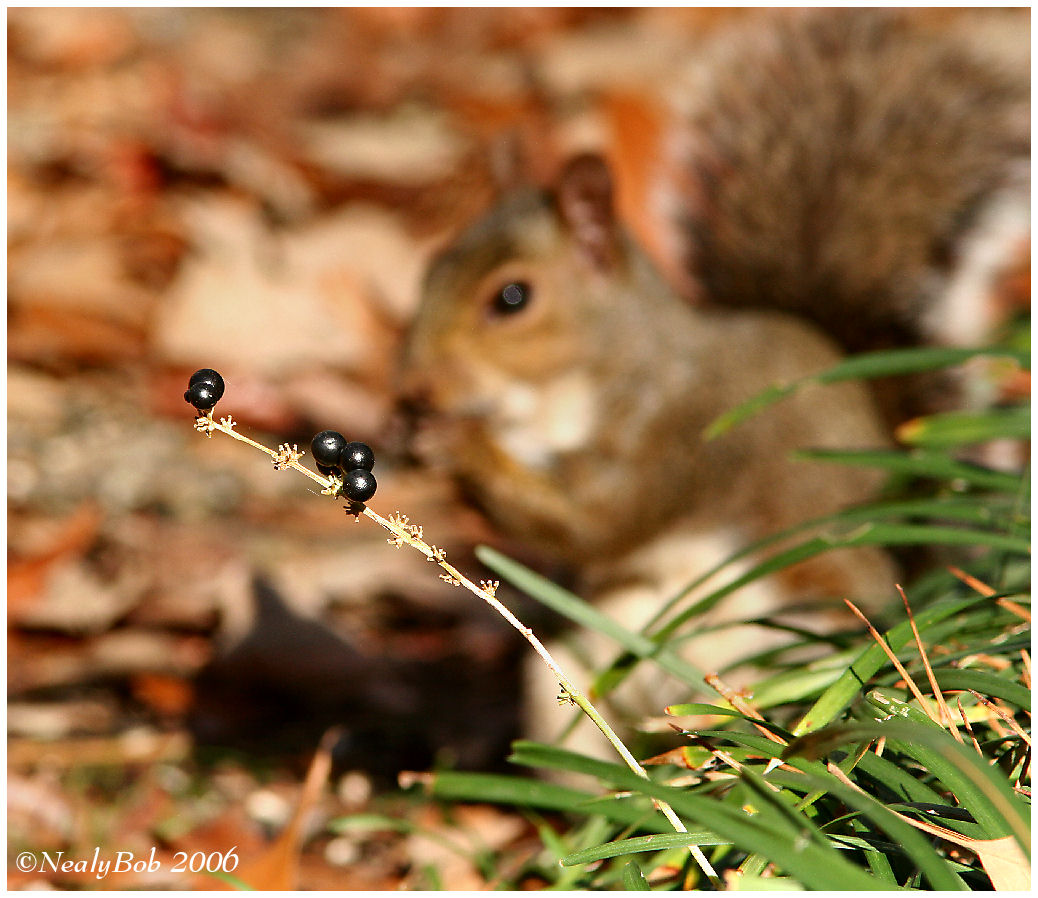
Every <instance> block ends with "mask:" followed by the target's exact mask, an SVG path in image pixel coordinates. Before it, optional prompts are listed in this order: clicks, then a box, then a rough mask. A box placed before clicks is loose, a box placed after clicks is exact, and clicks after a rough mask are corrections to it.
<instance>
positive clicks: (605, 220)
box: [555, 153, 618, 268]
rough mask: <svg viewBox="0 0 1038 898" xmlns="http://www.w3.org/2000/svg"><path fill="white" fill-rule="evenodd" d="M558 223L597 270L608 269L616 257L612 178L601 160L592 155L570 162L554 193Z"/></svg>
mask: <svg viewBox="0 0 1038 898" xmlns="http://www.w3.org/2000/svg"><path fill="white" fill-rule="evenodd" d="M555 195H556V202H557V203H558V209H559V214H560V215H561V216H562V220H563V221H564V222H565V224H566V225H567V226H568V227H569V229H570V231H571V232H572V234H573V236H574V238H575V239H576V242H577V245H578V246H579V247H580V248H581V250H583V252H584V253H585V254H586V255H587V256H588V258H589V260H590V261H591V262H592V264H594V265H595V266H596V267H598V268H609V267H611V266H612V264H613V263H614V262H615V260H616V256H617V248H618V243H617V237H618V235H617V227H616V215H615V214H614V211H613V178H612V175H610V173H609V167H608V166H607V165H606V162H605V160H604V159H603V158H602V157H601V156H598V155H596V154H594V153H583V154H581V155H579V156H576V157H574V158H573V159H571V160H570V161H569V162H568V163H567V164H566V167H565V168H564V169H563V170H562V176H561V177H560V178H559V185H558V188H557V190H556V194H555Z"/></svg>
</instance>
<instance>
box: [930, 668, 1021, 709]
mask: <svg viewBox="0 0 1038 898" xmlns="http://www.w3.org/2000/svg"><path fill="white" fill-rule="evenodd" d="M934 675H935V676H936V678H937V685H938V686H940V687H941V689H942V690H944V689H973V690H975V691H977V692H979V693H980V694H981V695H983V696H984V697H985V698H1000V699H1004V700H1005V701H1007V702H1009V703H1010V704H1012V705H1015V706H1016V707H1017V708H1019V709H1020V710H1022V711H1030V709H1031V691H1030V690H1029V689H1026V688H1025V687H1024V686H1022V685H1020V684H1019V683H1016V682H1014V681H1012V680H1009V679H1006V678H1005V677H1001V676H999V675H998V674H995V673H990V672H989V671H986V670H972V669H970V668H968V667H967V668H959V669H955V668H951V667H937V668H934Z"/></svg>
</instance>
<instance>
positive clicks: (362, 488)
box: [342, 468, 378, 502]
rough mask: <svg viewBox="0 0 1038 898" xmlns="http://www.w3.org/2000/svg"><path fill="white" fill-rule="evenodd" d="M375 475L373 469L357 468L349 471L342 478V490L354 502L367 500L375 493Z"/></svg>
mask: <svg viewBox="0 0 1038 898" xmlns="http://www.w3.org/2000/svg"><path fill="white" fill-rule="evenodd" d="M377 485H378V484H376V483H375V475H374V474H372V473H371V471H365V470H364V469H363V468H357V469H355V470H353V471H349V472H348V473H347V474H346V476H345V477H343V480H342V492H343V495H344V496H346V498H347V499H350V500H352V501H353V502H367V501H368V499H370V498H371V497H372V496H374V495H375V488H376V486H377Z"/></svg>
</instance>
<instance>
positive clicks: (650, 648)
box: [476, 546, 703, 684]
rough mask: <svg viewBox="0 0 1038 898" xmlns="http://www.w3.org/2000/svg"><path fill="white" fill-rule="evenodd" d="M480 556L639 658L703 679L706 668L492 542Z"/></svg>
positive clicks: (533, 594)
mask: <svg viewBox="0 0 1038 898" xmlns="http://www.w3.org/2000/svg"><path fill="white" fill-rule="evenodd" d="M476 557H477V558H479V560H480V561H481V562H482V563H483V564H485V565H486V566H487V567H488V568H490V569H491V570H492V571H494V572H495V573H496V574H497V575H498V576H500V577H501V578H502V579H504V580H506V581H508V582H509V583H511V584H512V585H513V586H515V587H516V588H517V589H521V590H522V591H523V592H525V593H526V594H527V595H528V596H530V597H531V598H534V599H536V600H537V601H539V602H541V603H542V604H544V605H545V606H547V607H548V608H551V609H552V610H554V611H557V612H558V613H559V614H561V615H563V616H564V617H566V618H568V619H569V620H571V621H573V622H574V623H576V624H579V625H580V626H582V627H586V628H588V629H590V630H595V631H597V632H599V633H602V634H604V635H605V636H609V637H610V638H611V639H614V640H615V641H616V643H617V644H618V645H620V646H621V647H623V648H624V649H625V650H626V651H628V652H630V653H631V654H633V655H636V656H637V657H639V658H651V659H652V660H654V661H655V662H656V664H658V665H659V666H660V667H661V668H662V669H663V670H665V671H667V672H668V673H671V674H673V675H674V676H675V677H677V678H678V679H680V680H681V681H682V682H685V683H690V684H692V683H702V681H703V672H702V671H700V670H699V669H698V668H696V667H695V666H693V665H691V664H689V663H688V662H687V661H685V660H683V659H682V658H679V657H678V656H677V655H675V654H674V653H673V652H671V651H670V650H669V649H667V648H666V647H665V646H661V645H660V644H659V643H657V642H654V641H653V640H652V639H649V638H648V637H646V636H644V635H642V634H641V633H633V632H631V631H630V630H628V629H627V628H625V627H623V626H621V625H620V624H618V623H617V622H616V621H614V620H613V619H612V618H610V617H608V616H607V615H605V614H603V613H602V612H601V611H599V610H598V609H597V608H595V607H594V606H593V605H591V604H589V603H588V602H585V601H584V600H583V599H581V598H580V597H579V596H576V595H574V594H573V593H571V592H569V591H568V590H565V589H563V588H562V587H560V586H557V585H556V584H554V583H552V582H551V581H550V580H548V579H547V578H546V577H542V576H541V575H540V574H537V573H536V572H534V571H531V570H530V569H529V568H528V567H525V566H524V565H522V564H519V563H518V562H516V561H513V560H512V559H511V558H508V557H507V556H505V555H502V554H501V553H500V552H498V551H496V550H494V549H492V548H490V547H489V546H478V547H477V548H476Z"/></svg>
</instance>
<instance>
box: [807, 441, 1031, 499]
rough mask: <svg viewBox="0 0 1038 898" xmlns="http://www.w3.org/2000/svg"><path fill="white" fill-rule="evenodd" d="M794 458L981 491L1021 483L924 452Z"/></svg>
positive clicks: (828, 452) (841, 452)
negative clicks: (860, 468) (951, 483)
mask: <svg viewBox="0 0 1038 898" xmlns="http://www.w3.org/2000/svg"><path fill="white" fill-rule="evenodd" d="M796 457H798V458H805V459H811V460H812V461H825V462H832V463H833V464H841V465H854V466H856V467H863V468H878V469H880V470H882V471H887V472H888V473H891V474H904V475H908V476H911V477H919V478H924V479H927V480H943V481H956V480H958V481H961V482H963V483H968V484H970V485H972V486H975V487H978V488H980V489H990V490H999V491H1001V492H1012V491H1014V490H1015V489H1017V487H1019V486H1020V484H1021V480H1022V479H1023V478H1022V477H1021V475H1019V474H1007V473H1004V472H1002V471H993V470H992V469H990V468H984V467H981V466H980V465H974V464H970V463H968V462H963V461H957V460H955V459H953V458H951V457H950V456H948V455H946V454H945V453H942V452H938V451H931V450H926V449H916V450H913V451H912V452H899V451H897V450H896V449H803V450H800V451H799V452H797V453H796Z"/></svg>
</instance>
